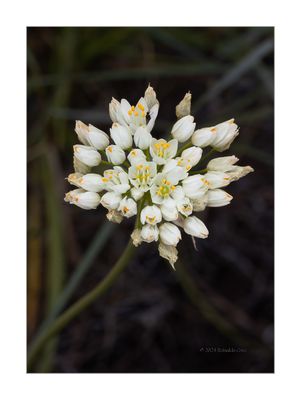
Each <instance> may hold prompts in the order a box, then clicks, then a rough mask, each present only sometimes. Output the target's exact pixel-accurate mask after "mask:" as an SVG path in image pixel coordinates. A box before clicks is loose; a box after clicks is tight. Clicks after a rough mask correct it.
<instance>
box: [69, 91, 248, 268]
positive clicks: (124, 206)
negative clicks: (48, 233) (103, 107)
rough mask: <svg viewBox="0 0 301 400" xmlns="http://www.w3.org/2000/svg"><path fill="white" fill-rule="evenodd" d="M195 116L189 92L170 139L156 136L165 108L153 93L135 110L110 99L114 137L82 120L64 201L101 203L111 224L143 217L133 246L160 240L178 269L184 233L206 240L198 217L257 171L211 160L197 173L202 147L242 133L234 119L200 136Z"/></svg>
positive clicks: (220, 146) (217, 146)
mask: <svg viewBox="0 0 301 400" xmlns="http://www.w3.org/2000/svg"><path fill="white" fill-rule="evenodd" d="M190 109H191V94H190V93H187V94H186V95H185V96H184V98H183V100H182V101H181V102H180V103H179V104H178V105H177V107H176V115H177V117H178V121H177V122H176V123H175V124H174V126H173V128H172V130H171V137H170V140H166V139H156V138H154V137H152V135H151V131H152V129H153V127H154V124H155V120H156V117H157V115H158V110H159V102H158V100H157V97H156V93H155V91H154V90H153V88H152V87H150V86H149V87H148V88H147V89H146V91H145V95H144V97H142V98H140V100H139V101H138V103H137V104H136V105H135V106H134V105H130V104H129V102H128V101H127V100H125V99H122V100H121V102H119V101H117V100H116V99H114V98H113V99H112V101H111V103H110V105H109V113H110V117H111V119H112V121H113V124H112V127H111V129H110V136H109V135H107V134H106V133H105V132H103V131H101V130H99V129H97V128H95V127H94V126H92V125H85V124H84V123H82V122H80V121H76V126H75V132H76V133H77V136H78V139H79V141H80V142H81V143H82V144H77V145H75V146H74V170H75V172H74V173H72V174H70V175H69V176H68V181H69V182H70V183H71V184H72V185H74V186H76V187H77V189H75V190H72V191H70V192H68V193H67V194H66V196H65V201H67V202H69V203H71V204H75V205H77V206H78V207H81V208H83V209H86V210H89V209H94V208H96V207H97V206H98V205H99V204H101V205H102V206H103V207H105V208H107V209H108V213H107V218H108V219H109V220H110V221H112V222H117V223H120V222H121V221H122V219H123V218H124V217H125V218H130V217H132V216H134V215H136V214H138V217H137V223H136V228H135V230H134V232H133V233H132V239H133V243H134V245H135V246H138V245H139V244H140V243H142V242H147V243H150V242H153V241H159V253H160V255H161V256H162V257H164V258H166V259H168V261H169V262H170V263H171V265H172V266H174V263H175V262H176V260H177V249H176V246H177V244H178V242H179V241H180V240H181V231H180V229H179V228H182V229H183V230H184V231H185V232H186V233H187V234H189V235H191V236H193V237H197V238H202V239H204V238H206V237H207V236H208V233H209V232H208V230H207V228H206V226H205V224H204V223H203V222H202V221H201V220H200V219H199V218H197V217H196V216H194V215H193V212H199V211H203V210H204V209H205V208H206V207H221V206H225V205H227V204H229V203H230V201H231V200H232V196H230V195H229V194H228V193H227V192H225V191H224V190H223V189H221V188H223V187H225V186H228V185H229V184H230V183H231V182H233V181H235V180H238V179H239V178H241V177H243V176H245V175H246V174H248V173H249V172H251V171H253V169H252V168H251V167H249V166H246V167H241V166H237V165H236V163H237V161H238V159H237V158H236V157H235V156H227V157H218V158H215V159H212V160H211V161H209V162H208V164H207V166H203V167H202V168H203V169H202V170H197V165H198V164H199V163H200V161H202V155H203V148H204V147H207V146H211V147H212V148H213V149H214V150H216V151H219V152H222V151H224V150H227V149H228V148H229V147H230V145H231V143H232V142H233V140H234V139H235V137H236V136H237V135H238V127H237V125H236V124H235V122H234V119H231V120H229V121H226V122H222V123H220V124H218V125H216V126H213V127H207V128H201V129H197V130H195V127H196V124H195V122H194V117H193V116H191V115H190ZM110 140H112V141H113V144H110ZM182 143H183V145H182ZM207 154H208V153H207ZM205 157H206V155H205ZM100 165H101V166H105V168H107V169H105V170H104V172H103V173H102V174H100V173H97V171H94V172H93V170H92V168H94V167H97V166H100Z"/></svg>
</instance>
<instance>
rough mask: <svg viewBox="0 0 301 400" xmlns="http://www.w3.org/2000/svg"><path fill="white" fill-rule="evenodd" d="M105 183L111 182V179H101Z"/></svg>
mask: <svg viewBox="0 0 301 400" xmlns="http://www.w3.org/2000/svg"><path fill="white" fill-rule="evenodd" d="M101 180H102V181H103V182H109V179H108V178H102V179H101Z"/></svg>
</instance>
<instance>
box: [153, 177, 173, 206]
mask: <svg viewBox="0 0 301 400" xmlns="http://www.w3.org/2000/svg"><path fill="white" fill-rule="evenodd" d="M177 183H178V179H177V178H176V177H174V176H171V174H164V173H160V174H157V176H156V178H155V180H154V184H153V186H152V187H151V189H150V194H151V198H152V201H153V203H155V204H162V203H163V202H164V201H166V200H167V199H169V198H170V196H171V194H172V192H173V191H174V190H175V189H176V186H175V185H176V184H177Z"/></svg>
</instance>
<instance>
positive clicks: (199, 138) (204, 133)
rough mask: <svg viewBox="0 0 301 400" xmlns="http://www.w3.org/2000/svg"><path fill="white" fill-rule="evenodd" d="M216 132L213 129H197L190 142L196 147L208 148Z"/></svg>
mask: <svg viewBox="0 0 301 400" xmlns="http://www.w3.org/2000/svg"><path fill="white" fill-rule="evenodd" d="M216 132H217V130H216V128H215V127H211V128H202V129H197V130H196V131H195V132H194V134H193V135H192V137H191V142H192V144H193V145H194V146H198V147H206V146H210V145H211V143H212V142H213V140H214V138H215V136H216Z"/></svg>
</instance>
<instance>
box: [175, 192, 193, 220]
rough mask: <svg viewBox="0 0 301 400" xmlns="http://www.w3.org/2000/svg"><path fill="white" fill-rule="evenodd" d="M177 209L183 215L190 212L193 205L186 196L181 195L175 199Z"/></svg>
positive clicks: (186, 215)
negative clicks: (181, 196) (180, 197)
mask: <svg viewBox="0 0 301 400" xmlns="http://www.w3.org/2000/svg"><path fill="white" fill-rule="evenodd" d="M176 204H177V209H178V211H179V212H180V213H181V214H182V215H185V217H188V215H191V214H192V211H193V206H192V203H191V201H190V200H189V198H188V197H183V198H182V199H179V200H176Z"/></svg>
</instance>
